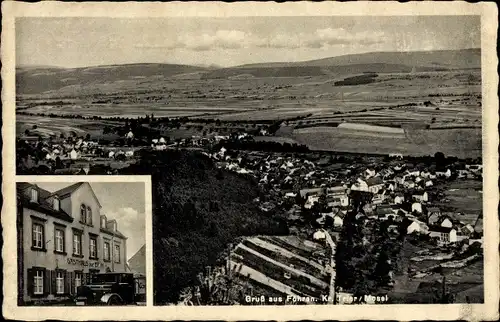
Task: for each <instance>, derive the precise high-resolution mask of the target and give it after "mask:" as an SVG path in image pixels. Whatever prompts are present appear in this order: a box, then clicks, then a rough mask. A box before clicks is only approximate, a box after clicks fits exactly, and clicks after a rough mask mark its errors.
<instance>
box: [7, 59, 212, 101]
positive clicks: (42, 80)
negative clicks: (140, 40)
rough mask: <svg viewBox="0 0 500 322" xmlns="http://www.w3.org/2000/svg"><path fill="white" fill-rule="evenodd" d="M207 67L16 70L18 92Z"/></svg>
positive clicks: (175, 72)
mask: <svg viewBox="0 0 500 322" xmlns="http://www.w3.org/2000/svg"><path fill="white" fill-rule="evenodd" d="M205 70H207V69H206V68H203V67H196V66H188V65H174V64H128V65H109V66H96V67H85V68H56V67H41V68H38V67H26V66H25V67H19V68H17V69H16V90H17V93H18V94H37V93H43V92H45V91H51V90H52V91H53V90H58V89H60V88H62V87H65V86H70V85H80V86H85V85H90V84H95V83H104V82H118V81H123V80H128V79H134V78H146V77H151V76H164V77H169V76H173V75H178V74H185V73H195V72H200V71H205Z"/></svg>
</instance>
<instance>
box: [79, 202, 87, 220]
mask: <svg viewBox="0 0 500 322" xmlns="http://www.w3.org/2000/svg"><path fill="white" fill-rule="evenodd" d="M86 220H87V207H85V205H84V204H82V205H81V206H80V222H81V223H84V224H85V223H86V222H87V221H86Z"/></svg>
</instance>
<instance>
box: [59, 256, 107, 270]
mask: <svg viewBox="0 0 500 322" xmlns="http://www.w3.org/2000/svg"><path fill="white" fill-rule="evenodd" d="M67 262H68V264H69V265H75V266H82V267H88V268H102V267H104V263H103V262H99V261H89V260H84V259H78V258H68V260H67Z"/></svg>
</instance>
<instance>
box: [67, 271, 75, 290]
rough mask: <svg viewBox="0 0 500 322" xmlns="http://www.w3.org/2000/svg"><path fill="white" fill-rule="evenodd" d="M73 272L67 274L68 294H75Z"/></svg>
mask: <svg viewBox="0 0 500 322" xmlns="http://www.w3.org/2000/svg"><path fill="white" fill-rule="evenodd" d="M75 277H76V276H75V272H70V273H69V292H68V293H69V294H73V293H76V292H75Z"/></svg>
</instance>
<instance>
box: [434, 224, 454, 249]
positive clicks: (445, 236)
mask: <svg viewBox="0 0 500 322" xmlns="http://www.w3.org/2000/svg"><path fill="white" fill-rule="evenodd" d="M429 236H430V237H431V238H436V239H438V242H439V243H440V244H444V245H446V244H450V243H455V242H457V241H458V240H457V230H456V229H455V228H451V227H442V226H429Z"/></svg>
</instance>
